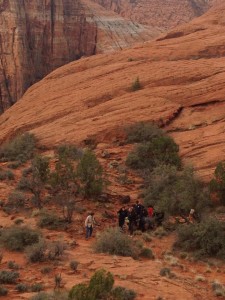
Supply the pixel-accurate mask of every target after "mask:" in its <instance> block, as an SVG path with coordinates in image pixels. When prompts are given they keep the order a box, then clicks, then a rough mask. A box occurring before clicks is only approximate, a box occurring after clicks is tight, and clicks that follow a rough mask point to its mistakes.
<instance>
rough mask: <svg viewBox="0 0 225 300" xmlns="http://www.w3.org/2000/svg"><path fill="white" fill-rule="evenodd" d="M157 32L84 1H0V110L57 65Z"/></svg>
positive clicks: (141, 39)
mask: <svg viewBox="0 0 225 300" xmlns="http://www.w3.org/2000/svg"><path fill="white" fill-rule="evenodd" d="M158 34H159V32H158V31H157V30H155V29H151V28H146V27H144V26H143V25H139V24H137V23H134V22H131V21H129V20H124V19H123V18H122V17H120V16H118V15H117V14H116V13H113V12H107V11H106V10H104V9H103V8H102V7H101V6H99V5H96V4H93V3H91V2H90V3H88V1H81V0H75V1H74V0H66V1H63V0H57V1H53V0H47V1H34V0H31V1H30V0H29V1H28V0H25V1H22V2H21V1H16V0H4V1H1V2H0V112H2V111H4V110H5V109H7V108H8V107H9V106H11V105H12V104H14V103H15V102H16V101H17V100H18V99H19V98H20V97H21V96H22V95H23V93H24V92H25V91H26V90H27V88H28V87H29V86H31V85H32V84H33V83H34V82H36V81H38V80H40V79H41V78H43V77H44V76H45V75H47V74H48V73H50V72H51V71H52V70H54V69H56V68H57V67H59V66H62V65H64V64H66V63H68V62H70V61H73V60H76V59H78V58H80V57H81V56H89V55H92V54H95V53H96V52H99V51H101V52H102V51H112V50H115V49H122V48H124V47H128V46H131V45H133V44H134V43H135V42H143V41H145V40H149V39H152V37H155V36H156V35H158Z"/></svg>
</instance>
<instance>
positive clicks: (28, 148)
mask: <svg viewBox="0 0 225 300" xmlns="http://www.w3.org/2000/svg"><path fill="white" fill-rule="evenodd" d="M35 145H36V139H35V137H34V135H33V134H30V133H25V134H23V135H20V136H18V137H16V138H15V139H14V140H12V141H10V142H8V143H5V144H4V145H3V146H1V147H0V160H1V161H17V162H21V163H24V162H26V161H27V160H28V159H31V158H32V157H33V155H34V151H35Z"/></svg>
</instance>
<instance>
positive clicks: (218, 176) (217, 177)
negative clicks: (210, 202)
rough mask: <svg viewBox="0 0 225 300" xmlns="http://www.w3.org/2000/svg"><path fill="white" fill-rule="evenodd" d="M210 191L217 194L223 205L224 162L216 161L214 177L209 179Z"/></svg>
mask: <svg viewBox="0 0 225 300" xmlns="http://www.w3.org/2000/svg"><path fill="white" fill-rule="evenodd" d="M210 191H211V192H212V193H215V194H216V195H217V197H218V200H219V201H220V203H221V204H223V205H225V162H220V163H218V165H217V167H216V170H215V172H214V178H213V179H212V180H211V181H210Z"/></svg>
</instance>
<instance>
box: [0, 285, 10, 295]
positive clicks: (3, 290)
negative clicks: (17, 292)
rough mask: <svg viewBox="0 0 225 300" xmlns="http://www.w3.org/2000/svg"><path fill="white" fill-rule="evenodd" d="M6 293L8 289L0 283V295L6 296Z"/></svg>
mask: <svg viewBox="0 0 225 300" xmlns="http://www.w3.org/2000/svg"><path fill="white" fill-rule="evenodd" d="M7 294H8V289H7V288H6V287H4V286H2V285H0V297H1V296H7Z"/></svg>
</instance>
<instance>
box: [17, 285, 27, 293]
mask: <svg viewBox="0 0 225 300" xmlns="http://www.w3.org/2000/svg"><path fill="white" fill-rule="evenodd" d="M28 289H29V286H28V285H27V284H26V283H18V284H17V285H16V290H17V291H18V292H19V293H25V292H27V291H28Z"/></svg>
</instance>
